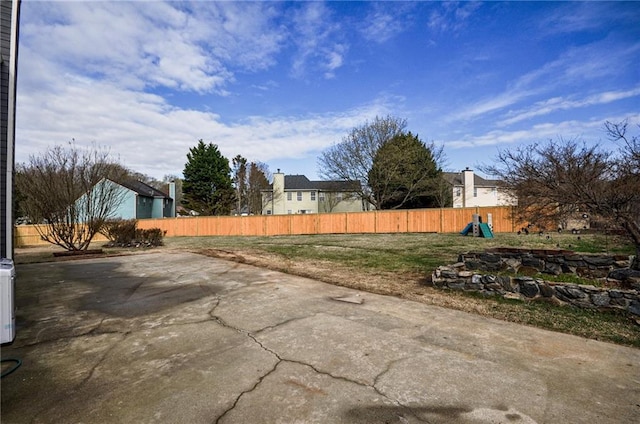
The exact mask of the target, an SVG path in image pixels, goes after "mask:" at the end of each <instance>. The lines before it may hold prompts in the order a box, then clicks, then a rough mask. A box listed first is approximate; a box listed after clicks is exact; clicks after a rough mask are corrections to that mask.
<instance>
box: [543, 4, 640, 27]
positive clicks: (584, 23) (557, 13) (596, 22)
mask: <svg viewBox="0 0 640 424" xmlns="http://www.w3.org/2000/svg"><path fill="white" fill-rule="evenodd" d="M616 3H617V2H566V3H561V4H560V6H559V7H557V8H556V9H555V10H554V11H553V12H552V13H549V14H548V15H547V16H546V17H545V18H544V19H541V20H540V22H539V24H538V31H539V32H540V33H542V34H558V33H572V32H584V31H593V30H597V29H599V28H602V27H603V26H610V25H611V24H612V23H613V22H637V21H638V12H637V11H636V13H633V9H632V8H628V7H619V5H617V4H616Z"/></svg>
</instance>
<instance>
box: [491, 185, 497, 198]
mask: <svg viewBox="0 0 640 424" xmlns="http://www.w3.org/2000/svg"><path fill="white" fill-rule="evenodd" d="M491 193H493V196H494V197H495V196H497V195H498V189H497V188H495V187H494V188H492V189H491Z"/></svg>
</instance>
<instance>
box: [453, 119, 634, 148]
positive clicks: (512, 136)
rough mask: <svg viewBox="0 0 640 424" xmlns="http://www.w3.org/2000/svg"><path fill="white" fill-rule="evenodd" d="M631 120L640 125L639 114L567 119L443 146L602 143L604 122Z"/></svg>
mask: <svg viewBox="0 0 640 424" xmlns="http://www.w3.org/2000/svg"><path fill="white" fill-rule="evenodd" d="M624 120H628V122H629V124H631V125H636V124H638V123H640V114H633V115H631V116H609V117H603V118H599V119H593V120H589V121H579V120H568V121H561V122H547V123H542V124H538V125H533V126H531V127H529V128H526V129H520V130H513V131H507V130H491V131H489V132H487V133H485V134H480V135H467V136H465V137H462V138H460V139H454V140H447V141H444V144H445V146H446V147H447V148H449V149H456V150H457V149H468V148H473V147H483V146H500V147H508V146H509V145H514V144H531V143H539V142H544V141H547V140H552V139H554V140H555V139H557V138H559V137H562V138H564V139H571V138H579V139H584V140H585V141H588V142H592V143H599V142H603V140H604V136H605V134H604V123H605V122H606V121H610V122H622V121H624Z"/></svg>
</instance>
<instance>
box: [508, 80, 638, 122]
mask: <svg viewBox="0 0 640 424" xmlns="http://www.w3.org/2000/svg"><path fill="white" fill-rule="evenodd" d="M636 96H640V87H636V88H633V89H630V90H623V91H605V92H603V93H598V94H594V95H591V96H588V97H585V98H583V99H580V100H570V99H565V98H562V97H554V98H551V99H548V100H545V101H541V102H536V103H534V104H533V105H532V106H531V107H529V108H527V109H521V110H519V111H516V112H512V113H509V115H511V116H510V117H509V118H507V119H504V120H502V121H499V122H498V123H497V125H498V126H507V125H512V124H515V123H516V122H520V121H524V120H526V119H530V118H534V117H536V116H543V115H548V114H550V113H552V112H556V111H559V110H571V109H577V108H582V107H587V106H594V105H602V104H607V103H612V102H615V101H618V100H623V99H627V98H630V97H636Z"/></svg>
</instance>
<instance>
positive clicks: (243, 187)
mask: <svg viewBox="0 0 640 424" xmlns="http://www.w3.org/2000/svg"><path fill="white" fill-rule="evenodd" d="M231 162H232V164H233V167H232V170H231V172H232V175H233V186H234V188H235V196H236V213H242V210H243V209H245V207H247V206H248V205H247V184H248V181H247V177H248V175H247V159H246V158H243V157H242V156H240V155H237V156H236V157H234V158H233V159H232V161H231Z"/></svg>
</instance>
